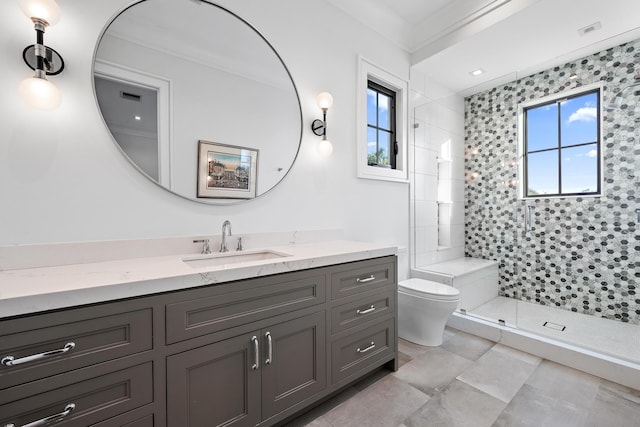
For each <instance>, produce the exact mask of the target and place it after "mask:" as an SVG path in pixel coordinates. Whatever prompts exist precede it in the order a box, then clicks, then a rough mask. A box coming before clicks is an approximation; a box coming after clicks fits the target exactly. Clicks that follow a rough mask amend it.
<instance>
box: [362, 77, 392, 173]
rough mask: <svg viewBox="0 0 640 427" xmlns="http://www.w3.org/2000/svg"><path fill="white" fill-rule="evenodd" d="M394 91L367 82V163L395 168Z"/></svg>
mask: <svg viewBox="0 0 640 427" xmlns="http://www.w3.org/2000/svg"><path fill="white" fill-rule="evenodd" d="M395 111H396V93H395V92H394V91H392V90H390V89H388V88H386V87H384V86H382V85H380V84H377V83H375V82H372V81H368V84H367V164H368V165H369V166H379V167H387V168H391V169H395V168H396V156H397V155H398V142H397V141H396V115H395Z"/></svg>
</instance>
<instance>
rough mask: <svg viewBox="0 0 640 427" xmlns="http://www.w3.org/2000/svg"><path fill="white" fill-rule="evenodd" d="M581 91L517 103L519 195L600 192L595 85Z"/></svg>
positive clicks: (580, 194) (596, 91)
mask: <svg viewBox="0 0 640 427" xmlns="http://www.w3.org/2000/svg"><path fill="white" fill-rule="evenodd" d="M580 90H581V91H580V92H576V91H572V92H571V93H568V94H567V93H565V94H563V95H555V96H554V97H553V98H546V99H545V100H542V101H538V102H536V103H535V104H528V105H525V106H523V107H521V108H522V110H521V113H522V120H523V123H522V124H523V128H522V129H523V132H521V137H522V153H523V162H522V168H523V169H522V172H523V174H522V184H523V185H522V190H523V192H522V194H523V197H525V198H527V197H540V196H586V195H600V193H601V160H600V159H601V155H602V153H601V151H602V147H601V142H600V139H601V131H600V128H601V125H600V117H601V111H600V88H599V87H598V88H596V89H590V90H585V89H584V88H581V89H580Z"/></svg>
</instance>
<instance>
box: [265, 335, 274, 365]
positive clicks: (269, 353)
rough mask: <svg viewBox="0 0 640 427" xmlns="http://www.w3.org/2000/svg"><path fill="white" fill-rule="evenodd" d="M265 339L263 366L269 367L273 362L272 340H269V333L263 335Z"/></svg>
mask: <svg viewBox="0 0 640 427" xmlns="http://www.w3.org/2000/svg"><path fill="white" fill-rule="evenodd" d="M264 336H265V337H266V338H267V359H266V360H265V361H264V364H265V365H271V362H272V361H273V339H272V338H271V332H267V333H266V334H264Z"/></svg>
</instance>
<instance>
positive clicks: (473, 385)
mask: <svg viewBox="0 0 640 427" xmlns="http://www.w3.org/2000/svg"><path fill="white" fill-rule="evenodd" d="M399 350H400V365H401V366H400V369H399V370H398V372H395V373H394V372H390V371H378V372H376V373H374V374H372V375H370V376H368V377H367V378H365V379H363V380H362V381H360V382H358V383H356V384H354V385H353V386H351V387H349V388H347V389H346V390H344V391H343V392H342V393H340V394H338V395H337V396H335V397H334V398H332V399H330V400H328V401H326V402H324V403H323V404H321V405H320V406H318V407H316V408H314V409H312V410H310V411H309V412H307V413H305V414H303V415H301V416H300V417H298V418H297V419H295V420H293V421H291V422H289V423H288V424H286V426H287V427H298V426H310V427H349V426H358V427H361V426H366V427H375V426H380V427H430V426H469V427H484V426H487V427H489V426H494V427H511V426H532V427H556V426H557V427H570V426H585V427H587V426H588V427H626V426H629V427H638V426H640V391H639V390H633V389H630V388H628V387H624V386H621V385H618V384H615V383H612V382H609V381H607V380H604V379H601V378H598V377H595V376H593V375H589V374H586V373H584V372H581V371H577V370H575V369H571V368H568V367H566V366H563V365H559V364H557V363H554V362H551V361H548V360H543V359H540V358H539V357H536V356H532V355H530V354H527V353H524V352H521V351H518V350H514V349H512V348H509V347H506V346H504V345H502V344H496V343H494V342H492V341H488V340H485V339H483V338H479V337H476V336H474V335H470V334H467V333H465V332H461V331H458V330H455V329H451V328H447V329H446V330H445V337H444V342H443V344H442V345H441V346H440V347H421V346H418V345H415V344H412V343H410V342H407V341H404V340H400V342H399Z"/></svg>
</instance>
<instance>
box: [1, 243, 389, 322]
mask: <svg viewBox="0 0 640 427" xmlns="http://www.w3.org/2000/svg"><path fill="white" fill-rule="evenodd" d="M260 249H265V250H271V251H276V252H281V253H283V254H287V255H290V256H285V257H282V258H274V259H266V260H257V261H248V262H240V263H234V264H223V265H217V266H205V267H197V266H192V265H189V264H187V263H185V262H183V259H185V258H191V257H193V256H194V255H197V254H193V253H190V254H188V253H185V254H178V255H166V256H155V257H145V258H131V259H125V260H114V261H105V262H92V263H86V264H75V265H62V266H52V267H42V268H25V269H16V270H6V271H0V317H8V316H15V315H21V314H28V313H35V312H39V311H44V310H52V309H58V308H65V307H72V306H76V305H82V304H90V303H96V302H103V301H110V300H115V299H121V298H129V297H134V296H140V295H148V294H153V293H158V292H166V291H172V290H179V289H186V288H192V287H197V286H203V285H209V284H215V283H224V282H229V281H233V280H240V279H247V278H251V277H260V276H267V275H271V274H278V273H286V272H290V271H296V270H304V269H309V268H315V267H323V266H327V265H332V264H340V263H345V262H352V261H359V260H363V259H367V258H376V257H381V256H387V255H394V254H396V252H397V248H396V247H395V246H388V245H380V244H374V243H364V242H354V241H348V240H336V241H324V242H319V243H303V244H292V245H282V246H269V247H265V248H252V250H251V252H255V251H257V250H260ZM247 252H249V251H247ZM238 253H239V254H241V253H242V252H238Z"/></svg>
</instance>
